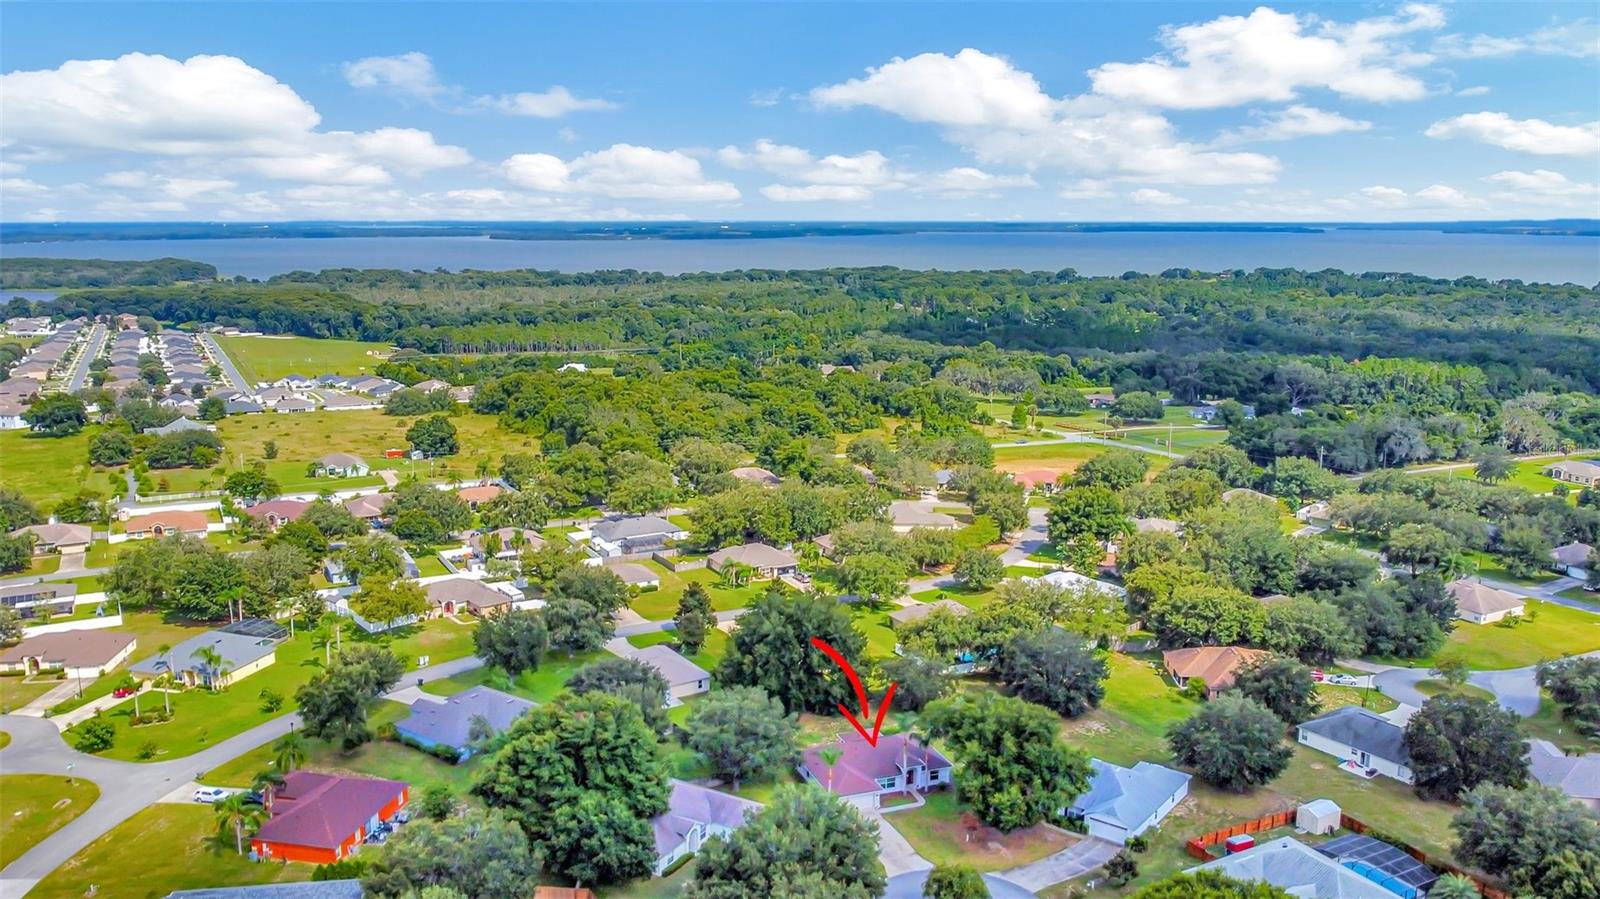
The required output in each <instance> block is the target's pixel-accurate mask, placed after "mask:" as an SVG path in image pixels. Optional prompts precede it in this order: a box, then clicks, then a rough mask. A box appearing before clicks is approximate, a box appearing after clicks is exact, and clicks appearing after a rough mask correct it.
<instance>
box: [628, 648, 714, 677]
mask: <svg viewBox="0 0 1600 899" xmlns="http://www.w3.org/2000/svg"><path fill="white" fill-rule="evenodd" d="M632 657H633V658H635V659H638V660H639V661H641V662H643V663H645V664H646V665H649V666H650V667H651V668H654V669H655V670H657V671H659V672H660V673H661V676H662V677H663V678H666V681H667V686H669V687H677V686H682V685H683V684H692V683H695V682H697V681H702V680H705V679H707V678H709V677H710V676H711V674H710V672H708V671H706V670H705V669H704V668H701V667H700V666H699V665H696V664H695V663H694V662H691V661H689V660H688V659H686V658H684V657H683V656H681V655H679V654H678V652H677V651H676V650H674V649H673V648H672V647H670V646H664V645H662V644H660V643H657V644H656V645H655V646H646V647H645V648H644V649H641V650H639V651H638V652H636V653H634V654H633V656H632Z"/></svg>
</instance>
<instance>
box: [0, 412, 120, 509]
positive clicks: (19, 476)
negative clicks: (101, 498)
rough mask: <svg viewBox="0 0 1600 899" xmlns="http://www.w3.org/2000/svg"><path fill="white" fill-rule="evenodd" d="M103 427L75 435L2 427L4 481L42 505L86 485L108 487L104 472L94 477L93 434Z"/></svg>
mask: <svg viewBox="0 0 1600 899" xmlns="http://www.w3.org/2000/svg"><path fill="white" fill-rule="evenodd" d="M97 431H99V428H98V427H96V426H90V427H87V428H84V429H83V430H82V431H79V432H78V433H76V434H74V435H72V436H71V437H36V436H34V434H33V432H31V431H28V430H26V429H23V430H18V431H0V483H3V484H5V485H6V486H8V487H15V488H16V489H18V490H21V491H22V493H23V495H25V496H27V497H28V499H31V500H33V502H34V503H35V504H36V505H38V506H39V507H40V508H41V509H49V508H51V507H52V506H54V505H55V504H56V503H59V502H61V501H62V500H64V499H66V498H67V497H69V496H72V495H74V494H76V493H77V492H78V491H79V490H83V489H85V488H87V489H89V490H93V491H95V492H98V493H104V492H105V491H106V481H105V478H104V477H103V476H100V475H94V476H92V477H91V475H90V470H89V438H90V437H92V436H93V435H94V434H95V433H96V432H97Z"/></svg>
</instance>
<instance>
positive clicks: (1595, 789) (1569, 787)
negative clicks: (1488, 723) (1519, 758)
mask: <svg viewBox="0 0 1600 899" xmlns="http://www.w3.org/2000/svg"><path fill="white" fill-rule="evenodd" d="M1528 773H1529V774H1530V775H1532V776H1533V779H1534V780H1536V781H1538V782H1539V783H1542V784H1544V785H1545V786H1547V787H1555V788H1556V789H1558V790H1560V791H1561V792H1563V793H1565V794H1567V795H1568V796H1570V797H1572V798H1573V799H1576V800H1577V801H1578V802H1581V803H1583V804H1584V805H1586V806H1588V807H1589V808H1590V809H1592V810H1594V811H1597V812H1600V755H1596V754H1594V753H1589V754H1587V755H1567V754H1566V753H1564V752H1562V751H1561V748H1560V747H1559V746H1557V745H1556V744H1554V743H1551V742H1549V741H1548V740H1529V741H1528Z"/></svg>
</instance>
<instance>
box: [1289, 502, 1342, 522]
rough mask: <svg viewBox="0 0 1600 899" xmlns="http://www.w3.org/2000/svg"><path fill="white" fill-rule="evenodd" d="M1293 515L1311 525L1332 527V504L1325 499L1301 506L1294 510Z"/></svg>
mask: <svg viewBox="0 0 1600 899" xmlns="http://www.w3.org/2000/svg"><path fill="white" fill-rule="evenodd" d="M1294 517H1295V518H1296V519H1298V520H1300V521H1303V522H1305V523H1306V524H1309V525H1311V526H1312V527H1319V528H1330V527H1333V504H1332V503H1330V502H1328V501H1327V500H1325V499H1322V500H1317V501H1316V502H1314V503H1310V504H1308V505H1304V506H1301V507H1300V508H1298V509H1296V510H1295V513H1294Z"/></svg>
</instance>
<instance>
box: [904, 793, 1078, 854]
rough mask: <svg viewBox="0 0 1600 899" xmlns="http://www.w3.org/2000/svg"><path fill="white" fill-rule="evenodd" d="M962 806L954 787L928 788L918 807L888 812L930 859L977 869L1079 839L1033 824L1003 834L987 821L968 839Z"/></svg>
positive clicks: (1046, 851)
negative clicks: (949, 788) (930, 790)
mask: <svg viewBox="0 0 1600 899" xmlns="http://www.w3.org/2000/svg"><path fill="white" fill-rule="evenodd" d="M964 808H965V806H963V805H962V804H961V803H959V802H958V801H956V794H955V791H954V790H953V789H951V790H940V791H938V792H935V793H929V794H928V795H927V804H926V805H924V806H923V807H922V808H914V809H909V810H907V811H902V812H893V813H891V814H889V815H887V816H886V818H887V819H888V821H889V823H890V824H892V825H893V826H894V829H895V830H898V831H900V834H901V835H902V836H904V837H905V838H906V841H907V842H909V843H910V844H911V845H912V847H913V848H915V849H916V850H917V852H918V854H920V855H922V857H924V858H926V859H927V860H928V861H930V862H933V863H934V864H936V865H944V864H965V865H971V866H972V867H974V868H977V869H978V870H980V871H999V870H1003V869H1005V868H1011V867H1015V866H1016V865H1025V864H1028V863H1029V862H1034V861H1038V860H1039V859H1041V858H1044V857H1045V856H1047V855H1050V854H1051V853H1054V852H1060V851H1061V850H1062V849H1065V848H1067V846H1069V845H1071V844H1072V843H1074V842H1076V840H1077V838H1076V837H1069V836H1067V835H1066V834H1064V833H1062V832H1061V831H1059V830H1055V829H1053V828H1050V827H1046V826H1044V825H1041V824H1035V825H1033V826H1032V827H1024V828H1022V829H1020V830H1016V831H1012V832H1011V833H1007V834H1003V833H1001V832H999V831H997V830H994V829H993V828H987V827H986V828H984V829H982V830H981V831H979V832H978V834H977V835H976V836H975V837H974V838H973V839H972V841H971V842H968V841H967V839H966V836H967V832H966V828H964V827H962V826H961V812H962V811H963V809H964Z"/></svg>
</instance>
